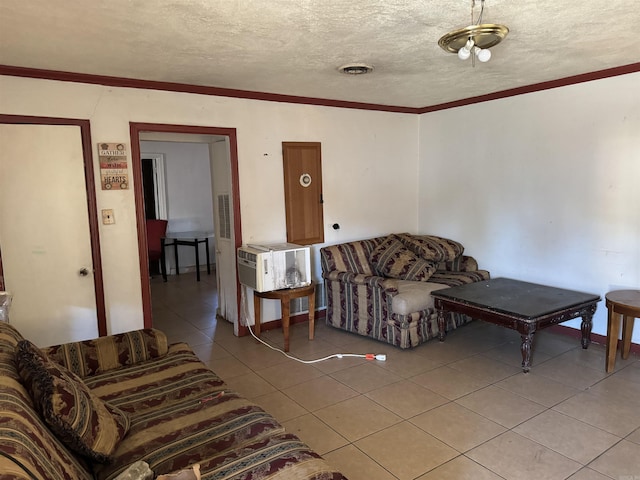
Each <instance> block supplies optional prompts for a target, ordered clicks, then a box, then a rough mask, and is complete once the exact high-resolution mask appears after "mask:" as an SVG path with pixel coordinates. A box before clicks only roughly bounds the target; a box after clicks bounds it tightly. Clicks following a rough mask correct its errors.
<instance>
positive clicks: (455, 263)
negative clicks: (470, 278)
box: [438, 255, 478, 272]
mask: <svg viewBox="0 0 640 480" xmlns="http://www.w3.org/2000/svg"><path fill="white" fill-rule="evenodd" d="M438 270H444V271H446V272H475V271H477V270H478V262H477V261H476V259H475V258H473V257H469V256H467V255H459V256H458V257H456V258H455V259H453V260H451V261H449V262H440V263H439V264H438Z"/></svg>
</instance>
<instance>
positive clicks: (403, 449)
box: [355, 422, 458, 480]
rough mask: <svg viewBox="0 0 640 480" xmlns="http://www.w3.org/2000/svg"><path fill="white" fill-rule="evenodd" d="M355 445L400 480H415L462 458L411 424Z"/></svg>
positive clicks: (385, 431) (394, 426) (397, 426)
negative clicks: (455, 459)
mask: <svg viewBox="0 0 640 480" xmlns="http://www.w3.org/2000/svg"><path fill="white" fill-rule="evenodd" d="M355 445H356V446H357V447H358V448H359V449H360V450H362V451H363V452H364V453H366V454H367V455H368V456H369V457H371V458H372V459H374V460H375V461H376V462H378V463H379V464H380V465H382V466H383V467H384V468H386V469H387V470H389V471H390V472H391V473H392V474H393V475H394V476H395V477H396V478H398V479H400V480H412V479H414V478H416V477H417V476H419V475H421V474H423V473H426V472H428V471H429V470H432V469H433V468H436V467H437V466H439V465H442V464H443V463H445V462H448V461H449V460H451V459H452V458H455V457H456V456H457V455H458V452H456V451H455V450H454V449H452V448H451V447H449V446H447V445H445V444H444V443H442V442H441V441H439V440H438V439H436V438H434V437H433V436H431V435H429V434H427V433H425V432H423V431H422V430H420V429H419V428H417V427H416V426H415V425H412V424H410V423H408V422H402V423H399V424H396V425H393V426H391V427H389V428H386V429H384V430H382V431H380V432H378V433H375V434H373V435H370V436H368V437H366V438H363V439H362V440H359V441H358V442H356V444H355Z"/></svg>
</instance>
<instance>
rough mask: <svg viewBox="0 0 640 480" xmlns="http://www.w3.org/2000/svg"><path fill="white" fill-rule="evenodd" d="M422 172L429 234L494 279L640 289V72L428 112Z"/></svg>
mask: <svg viewBox="0 0 640 480" xmlns="http://www.w3.org/2000/svg"><path fill="white" fill-rule="evenodd" d="M419 169H420V172H419V178H420V193H419V206H418V228H419V230H420V231H421V232H424V233H434V234H441V235H444V236H450V237H451V238H454V239H457V240H460V241H461V242H462V243H463V244H464V245H465V247H466V251H467V253H468V254H470V255H473V256H474V257H475V258H476V259H477V260H478V262H479V264H480V266H481V267H483V268H486V269H488V270H490V271H491V274H492V276H493V277H511V278H517V279H521V280H527V281H533V282H537V283H545V284H548V285H553V286H558V287H563V288H570V289H574V290H581V291H587V292H591V293H596V294H600V295H601V296H602V297H603V299H604V294H605V293H606V292H608V291H610V290H614V289H626V288H629V289H637V288H639V287H640V188H639V185H640V73H634V74H630V75H624V76H619V77H614V78H609V79H605V80H600V81H595V82H589V83H582V84H578V85H573V86H569V87H563V88H557V89H553V90H547V91H542V92H536V93H530V94H527V95H522V96H517V97H511V98H506V99H501V100H497V101H492V102H487V103H480V104H476V105H471V106H466V107H462V108H455V109H451V110H445V111H441V112H434V113H429V114H425V115H422V117H421V124H420V167H419ZM565 325H568V326H573V327H575V328H579V325H580V320H573V321H571V322H568V323H565ZM606 328H607V316H606V306H605V302H604V300H603V301H602V302H601V303H599V304H598V310H597V312H596V315H595V317H594V328H593V332H594V333H598V334H601V335H606ZM639 341H640V329H638V328H636V329H635V332H634V336H633V342H634V343H638V342H639Z"/></svg>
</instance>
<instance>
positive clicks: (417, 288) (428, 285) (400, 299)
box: [391, 280, 449, 315]
mask: <svg viewBox="0 0 640 480" xmlns="http://www.w3.org/2000/svg"><path fill="white" fill-rule="evenodd" d="M443 288H449V286H448V285H444V284H441V283H433V282H410V281H407V280H398V294H397V295H395V296H394V297H393V299H392V300H391V309H392V310H393V313H397V314H398V315H409V314H411V313H414V312H419V311H421V310H427V309H430V308H433V297H432V296H431V292H433V291H435V290H441V289H443Z"/></svg>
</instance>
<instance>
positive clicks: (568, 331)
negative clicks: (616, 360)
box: [549, 325, 640, 355]
mask: <svg viewBox="0 0 640 480" xmlns="http://www.w3.org/2000/svg"><path fill="white" fill-rule="evenodd" d="M549 330H551V331H553V332H556V333H559V334H561V335H567V336H569V337H573V338H578V339H582V331H581V330H578V329H576V328H571V327H566V326H564V325H553V326H551V327H549ZM591 342H592V343H596V344H598V345H605V346H606V345H607V336H606V335H599V334H597V333H592V334H591ZM618 350H622V340H620V339H618ZM631 353H635V354H636V355H640V344H638V343H633V342H632V343H631Z"/></svg>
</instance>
